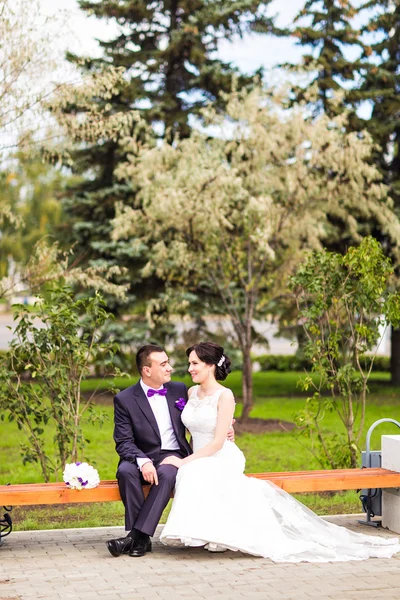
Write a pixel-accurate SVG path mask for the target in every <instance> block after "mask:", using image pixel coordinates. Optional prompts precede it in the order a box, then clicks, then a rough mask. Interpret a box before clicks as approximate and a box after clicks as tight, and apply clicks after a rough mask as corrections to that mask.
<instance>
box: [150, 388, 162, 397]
mask: <svg viewBox="0 0 400 600" xmlns="http://www.w3.org/2000/svg"><path fill="white" fill-rule="evenodd" d="M154 394H160V396H166V395H167V390H166V389H165V388H161V390H152V389H151V388H149V389H148V390H147V396H148V397H149V398H151V397H152V396H154Z"/></svg>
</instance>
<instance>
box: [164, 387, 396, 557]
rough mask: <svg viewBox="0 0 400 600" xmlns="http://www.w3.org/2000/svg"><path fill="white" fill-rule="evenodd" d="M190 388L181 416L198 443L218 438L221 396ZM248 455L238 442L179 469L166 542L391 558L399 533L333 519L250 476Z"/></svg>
mask: <svg viewBox="0 0 400 600" xmlns="http://www.w3.org/2000/svg"><path fill="white" fill-rule="evenodd" d="M222 389H223V388H220V389H219V390H218V391H217V392H216V393H215V394H213V395H212V396H207V397H205V398H203V399H201V400H200V399H199V398H198V395H197V391H198V387H195V388H194V389H193V391H192V394H191V397H190V399H189V401H188V402H187V404H186V406H185V408H184V410H183V412H182V421H183V423H184V424H185V426H186V427H187V429H188V430H189V431H190V433H191V435H192V439H193V450H194V452H195V451H196V450H199V449H200V448H202V447H203V446H205V445H206V444H208V443H209V442H210V441H212V440H213V438H214V430H215V426H216V421H217V407H218V398H219V395H220V393H221V391H222ZM244 467H245V458H244V455H243V453H242V452H241V450H239V448H238V447H237V446H236V444H235V443H233V442H229V441H226V442H225V443H224V446H223V447H222V449H221V450H220V451H219V452H216V453H215V454H213V455H212V456H209V457H206V458H199V459H197V460H194V461H192V462H190V463H188V464H187V465H184V466H183V467H181V468H180V469H179V471H178V475H177V480H176V487H175V496H174V500H173V503H172V508H171V512H170V514H169V517H168V520H167V523H166V525H165V526H164V529H163V531H162V534H161V537H160V540H161V542H162V543H163V544H166V545H168V546H179V547H184V546H205V547H206V548H207V549H208V550H214V551H218V550H224V549H229V550H234V551H241V552H245V553H248V554H252V555H254V556H262V557H264V558H270V559H272V560H273V561H275V562H301V561H307V562H334V561H335V562H336V561H348V560H365V559H367V558H371V557H379V558H389V557H391V556H393V554H396V553H397V552H400V543H399V540H398V538H394V539H383V538H380V537H375V536H368V535H364V534H361V533H355V532H352V531H349V530H348V529H345V528H344V527H339V526H337V525H334V524H332V523H328V522H327V521H325V520H324V519H322V518H321V517H318V516H317V515H315V514H314V513H313V512H312V511H311V510H309V509H308V508H307V507H305V506H304V505H303V504H301V502H298V501H297V500H295V499H294V498H293V497H292V496H291V495H290V494H288V493H287V492H284V491H283V490H281V489H280V488H278V487H277V486H275V485H274V484H272V483H269V482H266V481H261V480H258V479H254V478H250V477H246V475H244Z"/></svg>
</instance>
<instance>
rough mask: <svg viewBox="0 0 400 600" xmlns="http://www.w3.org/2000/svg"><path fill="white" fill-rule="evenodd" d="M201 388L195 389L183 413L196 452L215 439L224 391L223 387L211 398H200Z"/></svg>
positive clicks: (183, 420)
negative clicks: (219, 402) (219, 403)
mask: <svg viewBox="0 0 400 600" xmlns="http://www.w3.org/2000/svg"><path fill="white" fill-rule="evenodd" d="M199 387H200V386H198V385H196V387H195V388H193V391H192V393H191V395H190V398H189V400H188V402H187V404H186V406H185V408H184V410H183V411H182V422H183V424H184V425H185V427H186V428H187V429H188V430H189V431H190V433H191V435H192V440H193V451H194V452H196V450H199V449H200V448H202V447H203V446H205V445H206V444H208V443H209V442H211V441H212V440H213V439H214V432H215V427H216V425H217V416H218V399H219V397H220V395H221V393H222V391H223V389H224V388H222V387H221V388H219V389H218V390H217V391H216V392H215V393H214V394H212V395H211V396H205V397H204V398H199V397H198V390H199Z"/></svg>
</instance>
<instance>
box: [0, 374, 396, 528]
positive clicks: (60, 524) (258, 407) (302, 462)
mask: <svg viewBox="0 0 400 600" xmlns="http://www.w3.org/2000/svg"><path fill="white" fill-rule="evenodd" d="M300 375H301V374H299V373H277V372H269V373H256V374H255V376H254V391H255V398H256V401H255V407H254V409H253V411H252V414H251V416H252V417H254V418H256V417H257V418H262V419H269V418H275V419H281V420H284V421H292V420H293V417H294V414H295V413H296V412H297V411H298V410H300V409H301V408H302V407H303V405H304V397H303V396H299V394H301V392H300V390H299V388H298V387H296V384H297V381H298V379H299V376H300ZM96 383H97V382H95V381H94V380H89V381H86V382H84V387H85V390H86V391H89V389H90V388H91V389H93V386H96ZM130 383H131V382H130V381H129V380H126V379H124V380H123V381H120V382H118V385H119V387H120V388H123V387H127V385H130ZM187 383H189V380H187ZM226 383H227V385H228V386H229V387H231V388H232V389H233V391H234V393H235V395H236V396H237V397H238V398H239V397H240V385H241V374H240V373H238V372H235V373H232V374H231V375H230V376H229V379H228V380H227V382H226ZM370 389H371V396H370V399H369V404H368V410H367V418H366V424H365V432H366V431H367V429H368V427H369V426H370V425H371V424H372V423H373V422H374V421H376V420H377V419H380V418H383V417H392V418H395V419H398V420H400V403H399V395H400V390H399V389H396V388H393V387H391V386H389V385H388V374H374V375H373V378H372V380H371V385H370ZM240 409H241V407H240V404H239V403H238V413H239V412H240ZM96 410H102V411H105V412H106V413H107V415H108V421H107V422H106V424H105V425H103V427H102V428H99V427H98V426H93V425H87V426H86V427H85V436H86V437H88V438H89V439H90V444H88V445H87V447H86V450H85V457H84V458H85V459H86V460H87V461H88V462H90V463H91V464H92V465H94V466H95V467H96V468H97V469H98V471H99V473H100V477H101V479H113V478H114V477H115V471H116V467H117V462H118V458H117V455H116V453H115V450H114V443H113V440H112V417H113V409H112V406H111V405H104V406H99V407H96ZM325 426H326V428H327V429H331V430H332V431H336V430H338V428H339V426H340V424H339V421H338V419H337V417H336V416H335V415H332V414H330V415H327V417H326V422H325ZM385 433H386V434H392V433H399V432H398V430H397V428H396V427H395V426H394V425H391V424H385V425H381V427H380V428H379V430H377V431H376V433H375V434H374V436H373V440H372V443H373V447H375V448H379V446H380V435H382V434H385ZM51 438H52V434H51V431H48V438H47V443H48V449H49V452H51V445H52V439H51ZM23 441H25V440H24V438H23V434H22V433H21V432H19V431H18V429H17V427H16V426H15V424H14V423H8V422H2V421H0V457H1V460H0V484H6V483H8V482H10V483H28V482H37V481H41V476H40V471H39V469H38V467H37V465H32V464H29V465H27V466H23V465H22V461H21V457H20V452H19V444H20V442H23ZM236 443H237V444H238V446H239V447H240V448H241V450H243V452H244V453H245V455H246V459H247V463H246V471H247V472H248V473H252V472H253V473H256V472H264V471H290V470H293V471H295V470H303V469H317V468H319V465H318V463H317V461H316V460H315V459H314V458H313V456H312V455H311V454H310V453H309V452H308V451H307V449H306V448H304V447H303V446H302V445H300V444H299V443H298V441H297V440H296V438H295V436H294V435H293V434H292V433H290V432H289V433H285V432H277V433H265V434H258V435H255V434H249V433H247V434H243V435H237V437H236ZM363 445H364V440H363V443H362V447H363ZM82 458H83V457H82ZM297 497H298V498H300V499H301V500H302V501H303V502H304V503H305V504H307V506H309V507H310V508H312V509H313V510H315V511H316V512H317V513H318V514H337V513H345V512H360V510H361V505H360V501H359V499H358V496H357V493H356V492H353V491H350V492H344V493H330V492H329V493H324V494H303V495H298V496H297ZM167 512H168V509H167V511H166V512H165V513H164V516H163V520H165V518H166V515H167ZM13 515H14V523H15V528H16V529H17V530H22V529H37V528H42V529H44V528H64V527H80V526H82V527H89V526H90V527H91V526H101V525H122V524H123V507H122V503H120V502H117V503H104V504H100V503H99V504H80V505H66V506H61V507H48V506H47V507H32V508H31V507H21V508H16V509H14V511H13Z"/></svg>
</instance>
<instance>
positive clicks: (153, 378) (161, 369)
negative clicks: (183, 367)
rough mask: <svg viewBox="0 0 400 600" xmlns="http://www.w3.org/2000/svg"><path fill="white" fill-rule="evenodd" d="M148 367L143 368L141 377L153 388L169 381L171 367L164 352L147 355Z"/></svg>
mask: <svg viewBox="0 0 400 600" xmlns="http://www.w3.org/2000/svg"><path fill="white" fill-rule="evenodd" d="M149 363H150V366H145V367H143V372H142V375H143V376H145V378H146V379H147V380H149V381H150V382H151V385H152V386H153V387H155V388H159V387H160V386H161V385H162V384H163V383H167V382H168V381H170V380H171V373H172V367H171V365H170V364H169V358H168V355H167V354H166V352H152V353H151V354H150V355H149Z"/></svg>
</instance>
